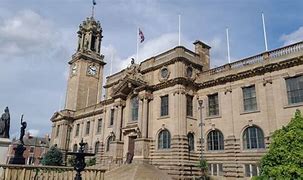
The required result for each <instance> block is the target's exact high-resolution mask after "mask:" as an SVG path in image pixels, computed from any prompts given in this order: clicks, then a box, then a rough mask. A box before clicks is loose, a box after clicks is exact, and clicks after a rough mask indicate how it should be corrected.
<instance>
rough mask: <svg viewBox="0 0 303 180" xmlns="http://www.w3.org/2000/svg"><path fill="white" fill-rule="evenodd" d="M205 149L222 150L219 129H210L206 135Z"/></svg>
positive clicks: (222, 144) (222, 139)
mask: <svg viewBox="0 0 303 180" xmlns="http://www.w3.org/2000/svg"><path fill="white" fill-rule="evenodd" d="M207 150H210V151H217V150H224V138H223V134H222V133H221V131H219V130H213V131H210V132H209V133H208V135H207Z"/></svg>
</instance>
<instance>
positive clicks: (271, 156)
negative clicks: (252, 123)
mask: <svg viewBox="0 0 303 180" xmlns="http://www.w3.org/2000/svg"><path fill="white" fill-rule="evenodd" d="M254 179H259V180H262V179H283V180H287V179H303V117H302V115H301V112H300V111H299V110H297V111H296V113H295V116H294V118H292V119H291V121H290V122H289V124H288V125H287V126H286V127H283V128H282V129H279V130H277V131H275V132H274V134H273V141H272V143H271V144H270V146H269V151H268V152H267V154H266V155H265V156H264V157H263V158H262V159H261V176H260V177H257V178H254Z"/></svg>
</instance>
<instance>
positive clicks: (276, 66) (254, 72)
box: [198, 56, 303, 89]
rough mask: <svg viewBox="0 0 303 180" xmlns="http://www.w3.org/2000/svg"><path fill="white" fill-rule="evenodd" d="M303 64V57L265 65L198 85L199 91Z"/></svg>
mask: <svg viewBox="0 0 303 180" xmlns="http://www.w3.org/2000/svg"><path fill="white" fill-rule="evenodd" d="M301 64H303V56H301V57H296V58H292V59H288V60H285V61H280V62H277V63H270V64H264V65H263V66H262V65H261V66H258V67H255V68H253V69H250V70H247V71H242V72H239V73H236V74H229V75H227V76H223V77H219V78H217V79H213V80H210V81H206V82H203V83H199V84H198V88H199V89H204V88H208V87H212V86H217V85H221V84H225V83H227V82H233V81H238V80H241V79H246V78H250V77H253V76H258V75H263V74H265V73H270V72H274V71H279V70H282V69H286V68H289V67H293V66H298V65H301Z"/></svg>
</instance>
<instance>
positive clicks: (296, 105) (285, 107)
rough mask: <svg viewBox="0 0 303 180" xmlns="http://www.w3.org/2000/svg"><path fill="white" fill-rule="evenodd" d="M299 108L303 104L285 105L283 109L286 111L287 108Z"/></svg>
mask: <svg viewBox="0 0 303 180" xmlns="http://www.w3.org/2000/svg"><path fill="white" fill-rule="evenodd" d="M299 106H303V102H300V103H294V104H287V105H285V106H284V107H283V108H284V109H287V108H294V107H299Z"/></svg>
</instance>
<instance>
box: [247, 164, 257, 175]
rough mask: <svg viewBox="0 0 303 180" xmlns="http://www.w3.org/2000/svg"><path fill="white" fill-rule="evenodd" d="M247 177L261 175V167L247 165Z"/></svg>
mask: <svg viewBox="0 0 303 180" xmlns="http://www.w3.org/2000/svg"><path fill="white" fill-rule="evenodd" d="M244 166H245V167H244V168H245V177H253V176H258V175H259V167H258V166H257V165H256V164H245V165H244Z"/></svg>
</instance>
